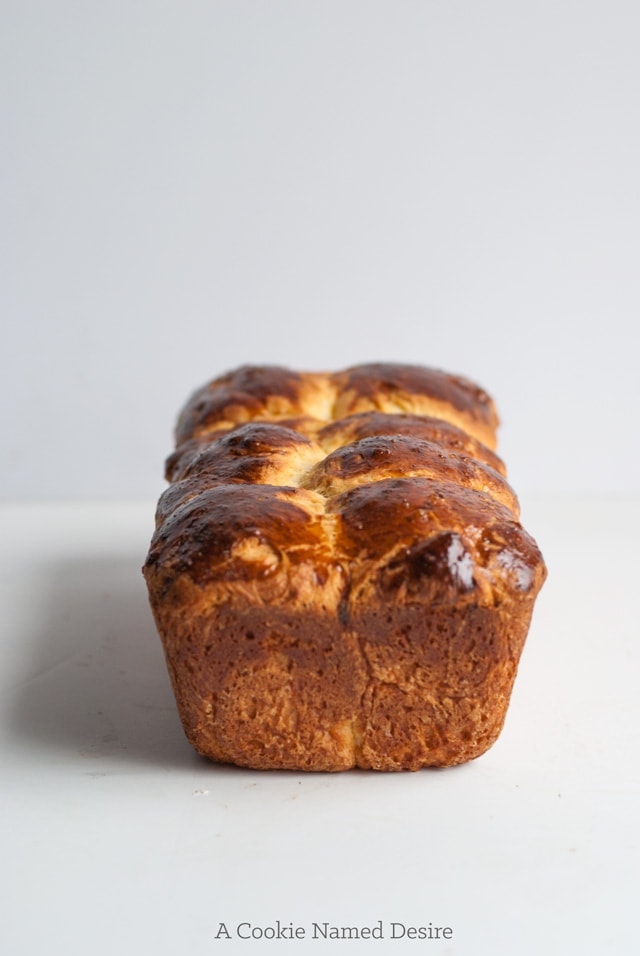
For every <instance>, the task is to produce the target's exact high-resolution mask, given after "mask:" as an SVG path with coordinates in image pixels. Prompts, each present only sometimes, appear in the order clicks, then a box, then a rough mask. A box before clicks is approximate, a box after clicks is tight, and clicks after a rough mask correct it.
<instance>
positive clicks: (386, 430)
mask: <svg viewBox="0 0 640 956" xmlns="http://www.w3.org/2000/svg"><path fill="white" fill-rule="evenodd" d="M497 425H498V418H497V415H496V412H495V408H494V405H493V402H492V400H491V399H490V398H489V396H488V395H487V394H486V392H484V391H483V390H482V389H480V388H478V387H477V386H476V385H474V384H473V383H471V382H469V381H467V380H466V379H463V378H461V377H459V376H454V375H449V374H447V373H444V372H440V371H436V370H433V369H426V368H422V367H419V366H406V365H394V364H377V365H376V364H374V365H361V366H356V367H354V368H350V369H347V370H345V371H343V372H338V373H335V374H324V373H311V372H293V371H290V370H288V369H285V368H280V367H253V366H243V367H242V368H239V369H237V370H236V371H233V372H230V373H229V374H227V375H224V376H222V377H221V378H218V379H216V380H215V381H213V382H211V383H210V384H209V385H206V386H205V387H204V388H202V389H200V390H199V391H197V392H196V393H195V394H194V395H193V396H192V398H191V399H190V400H189V402H188V403H187V405H186V407H185V409H184V411H183V412H182V414H181V416H180V418H179V421H178V425H177V429H176V439H177V441H176V450H175V451H174V453H173V454H172V455H171V456H170V457H169V459H168V460H167V465H166V476H167V478H168V480H169V481H170V485H169V487H168V488H167V490H166V491H165V493H164V494H163V495H162V497H161V499H160V501H159V503H158V509H157V514H156V530H155V533H154V536H153V539H152V542H151V547H150V550H149V554H148V557H147V561H146V563H145V566H144V574H145V577H146V580H147V585H148V589H149V596H150V601H151V607H152V610H153V613H154V616H155V620H156V623H157V626H158V630H159V632H160V635H161V638H162V641H163V645H164V649H165V654H166V659H167V663H168V667H169V671H170V674H171V679H172V683H173V687H174V691H175V694H176V699H177V702H178V707H179V710H180V715H181V718H182V722H183V725H184V728H185V731H186V734H187V736H188V738H189V740H190V741H191V743H192V744H193V746H194V747H195V748H196V750H198V751H199V752H200V753H202V754H204V755H206V756H208V757H211V758H212V759H214V760H217V761H223V762H230V763H235V764H239V765H241V766H246V767H254V768H258V769H292V770H324V771H334V770H344V769H348V768H351V767H362V768H368V769H376V770H417V769H419V768H421V767H426V766H450V765H453V764H458V763H462V762H464V761H466V760H470V759H472V758H474V757H477V756H479V755H480V754H481V753H483V752H484V751H485V750H486V749H487V748H488V747H490V746H491V744H492V743H493V742H494V741H495V740H496V738H497V737H498V735H499V733H500V731H501V729H502V725H503V722H504V718H505V713H506V710H507V706H508V703H509V698H510V695H511V690H512V686H513V681H514V678H515V675H516V669H517V666H518V661H519V658H520V654H521V651H522V647H523V644H524V641H525V638H526V634H527V631H528V627H529V621H530V617H531V613H532V610H533V604H534V601H535V598H536V595H537V593H538V591H539V589H540V587H541V585H542V583H543V581H544V578H545V575H546V569H545V566H544V562H543V559H542V556H541V554H540V552H539V550H538V548H537V546H536V544H535V542H534V541H533V539H532V538H531V537H530V536H529V535H528V534H527V533H526V532H525V531H524V529H523V528H522V526H521V525H520V523H519V520H518V515H519V509H518V502H517V499H516V497H515V494H514V492H513V490H512V489H511V488H510V486H509V485H508V484H507V482H506V480H505V468H504V464H503V463H502V461H501V460H500V459H499V458H498V456H497V455H496V453H495V445H496V428H497Z"/></svg>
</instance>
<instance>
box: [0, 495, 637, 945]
mask: <svg viewBox="0 0 640 956" xmlns="http://www.w3.org/2000/svg"><path fill="white" fill-rule="evenodd" d="M523 504H524V521H525V524H526V526H527V527H528V529H529V530H530V531H531V532H532V533H533V534H534V536H535V537H536V538H537V539H538V542H539V544H540V546H541V548H542V550H543V552H544V554H545V557H546V559H547V563H548V565H549V579H548V581H547V584H546V585H545V587H544V589H543V592H542V594H541V596H540V598H539V601H538V605H537V608H536V612H535V615H534V622H533V626H532V629H531V632H530V635H529V640H528V642H527V646H526V648H525V652H524V655H523V659H522V662H521V667H520V673H519V675H518V679H517V682H516V687H515V691H514V694H513V698H512V702H511V708H510V710H509V714H508V716H507V723H506V726H505V729H504V731H503V734H502V737H501V738H500V740H499V741H498V743H497V744H495V746H494V747H493V748H492V749H491V750H490V751H489V752H488V753H487V754H486V755H484V756H483V757H481V758H479V759H478V760H476V761H474V762H472V763H470V764H468V765H465V766H463V767H459V768H455V769H451V770H445V771H422V772H419V773H416V774H411V773H407V774H375V773H364V772H350V773H344V774H338V775H330V774H310V775H301V774H297V773H260V772H253V771H247V770H240V769H236V768H233V767H222V766H216V765H214V764H212V763H209V762H208V761H205V760H203V759H201V758H199V757H197V756H196V755H195V754H194V753H193V752H192V751H191V749H190V747H189V745H188V744H187V743H186V740H185V738H184V737H183V734H182V730H181V727H180V724H179V721H178V717H177V714H176V710H175V706H174V703H173V698H172V693H171V690H170V686H169V682H168V678H167V674H166V671H165V666H164V661H163V657H162V652H161V648H160V643H159V639H158V638H157V636H156V634H155V631H154V627H153V623H152V620H151V617H150V613H149V610H148V606H147V601H146V591H145V587H144V582H143V579H142V576H141V574H140V567H141V564H142V561H143V559H144V555H145V552H146V548H147V544H148V539H149V536H150V532H151V524H152V514H153V508H154V503H153V502H136V503H130V502H129V503H118V502H113V503H108V504H89V503H84V504H77V503H68V504H38V505H36V504H14V505H11V504H5V505H3V506H2V508H1V509H0V551H1V559H0V561H1V563H0V581H1V584H2V591H3V599H2V602H1V604H0V615H1V618H0V620H1V625H2V627H1V634H2V654H1V657H0V665H1V681H2V683H1V689H2V693H1V696H0V706H1V708H2V717H3V720H2V748H3V750H2V787H1V801H2V803H1V806H2V811H1V816H0V819H1V822H2V887H1V898H2V903H3V915H2V919H1V920H0V952H2V953H6V954H10V956H20V954H27V956H32V954H33V956H35V954H38V956H40V954H45V953H46V954H51V953H56V954H57V953H65V954H68V956H75V954H82V956H86V954H95V956H102V954H105V956H106V954H113V953H121V954H125V956H126V954H129V953H140V954H143V956H145V954H150V956H156V954H172V956H173V954H176V953H184V952H190V953H191V952H193V953H196V952H198V953H203V954H209V953H212V954H213V953H218V952H220V953H224V954H238V953H248V954H251V953H254V954H256V956H259V954H262V953H266V952H275V951H276V949H278V951H279V950H280V948H282V949H284V950H285V951H290V952H292V953H293V952H295V953H306V952H309V953H325V952H326V953H336V954H337V953H345V952H346V953H355V952H367V953H368V952H373V953H392V952H393V953H402V952H407V953H418V952H428V953H433V954H439V956H445V954H456V956H482V954H491V956H502V954H517V956H529V954H531V956H533V954H536V956H539V954H556V953H557V954H570V956H573V954H576V956H591V954H593V956H595V954H597V956H602V954H605V953H606V954H620V956H626V954H630V953H632V952H637V951H638V947H639V946H640V944H639V943H638V939H639V937H640V930H639V929H638V922H637V915H636V905H637V900H638V890H639V889H640V878H639V867H638V830H639V826H638V816H639V814H640V811H639V809H638V807H639V801H638V791H639V789H640V788H639V782H640V770H639V764H638V756H639V754H638V750H639V747H638V741H639V731H640V719H639V713H640V709H639V704H638V696H639V695H638V676H639V673H640V671H639V668H638V663H639V654H638V640H637V636H638V634H637V632H638V623H637V617H638V614H637V594H638V573H639V571H640V561H639V558H638V540H639V538H640V499H638V498H636V499H633V498H632V499H620V498H617V499H614V498H610V499H608V498H594V497H592V498H589V497H583V498H579V499H576V500H568V499H561V498H553V497H546V498H542V497H540V498H532V499H529V500H525V501H524V502H523ZM277 920H280V923H281V924H282V925H285V926H288V925H289V924H290V923H291V924H293V926H294V927H295V926H300V927H302V928H303V929H304V931H305V936H304V938H303V939H298V940H295V941H284V940H282V939H281V940H279V941H278V940H273V941H272V940H268V939H266V938H264V937H262V938H258V939H249V940H246V941H244V940H241V939H238V937H237V935H236V928H237V926H238V924H240V923H249V924H251V927H253V928H256V932H259V929H258V928H263V929H264V928H266V927H273V926H276V925H277ZM380 921H381V922H380ZM220 923H224V924H225V926H226V928H227V930H228V932H229V934H230V937H231V938H230V939H227V938H226V937H225V936H224V933H220V932H219V924H220ZM314 923H318V924H324V923H328V924H330V925H334V926H338V927H343V926H349V927H363V926H364V927H367V926H368V927H370V928H373V927H381V929H382V933H383V938H382V939H369V940H364V939H355V938H351V939H326V940H324V939H322V938H314V937H313V924H314ZM392 923H396V924H403V925H404V926H405V927H409V926H424V927H428V926H429V924H430V923H431V924H432V925H433V926H440V927H445V926H447V927H450V928H451V930H452V934H451V935H450V938H449V939H445V940H442V939H440V940H436V939H431V940H429V939H426V940H425V939H411V938H409V935H408V933H407V934H405V935H404V936H402V938H401V939H396V940H393V939H392V938H391V934H392ZM398 931H399V932H402V930H401V929H399V928H398Z"/></svg>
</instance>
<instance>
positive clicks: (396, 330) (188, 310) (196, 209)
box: [0, 0, 640, 956]
mask: <svg viewBox="0 0 640 956" xmlns="http://www.w3.org/2000/svg"><path fill="white" fill-rule="evenodd" d="M0 13H1V24H0V71H1V83H2V86H1V90H2V149H0V201H1V208H0V241H1V243H2V250H1V260H0V269H1V275H0V309H1V312H2V329H3V337H2V341H3V347H2V349H1V351H0V416H1V423H0V424H1V434H2V467H1V468H0V495H1V496H2V497H3V498H4V499H5V501H4V504H3V505H2V506H1V507H0V586H1V587H2V594H3V598H2V601H0V633H1V634H2V653H1V655H0V663H1V667H0V679H1V687H0V716H1V718H2V719H1V722H0V743H1V744H2V756H1V758H0V765H1V766H2V769H3V785H2V787H1V788H0V804H1V806H0V824H1V825H2V831H3V832H2V847H3V852H2V862H1V864H0V896H1V898H2V900H3V904H4V911H3V917H2V921H1V922H0V949H2V951H3V952H5V951H6V952H7V953H11V956H36V954H37V956H40V954H42V953H44V952H47V953H52V954H57V953H64V954H65V956H86V954H87V953H92V954H93V956H112V954H113V953H114V952H120V953H123V954H127V953H129V952H137V953H141V954H144V956H147V954H149V956H165V954H166V956H169V954H174V953H177V952H182V951H189V952H192V951H193V952H198V953H204V954H208V953H212V954H218V953H225V952H226V953H227V954H232V956H245V954H249V956H251V954H255V956H267V954H268V953H271V952H276V951H278V952H280V950H281V949H282V948H284V947H283V945H282V944H281V945H280V946H279V947H278V946H277V944H269V943H266V942H264V941H263V942H258V943H255V944H247V943H242V942H240V941H238V940H237V939H234V940H232V941H231V942H230V943H229V945H223V944H222V942H221V941H216V940H215V938H214V931H215V928H216V927H217V923H218V921H219V920H226V921H228V923H229V925H230V927H232V928H235V924H236V923H237V922H238V921H240V920H250V921H252V922H254V923H257V924H259V925H272V924H273V923H274V922H275V920H277V919H281V920H283V921H289V920H292V921H294V922H297V923H301V924H303V925H305V926H306V927H310V926H311V923H312V921H314V920H320V921H324V920H327V921H331V922H335V923H338V924H342V925H345V924H346V925H363V924H364V925H366V924H367V923H368V924H375V923H376V922H377V920H379V919H382V920H383V921H384V923H385V929H386V930H387V931H388V924H389V922H390V921H392V920H400V921H405V922H407V923H413V924H415V925H421V924H425V923H427V922H428V921H431V920H432V921H434V922H435V923H438V924H449V925H451V926H452V927H453V929H454V937H453V940H452V941H451V944H450V945H449V944H446V945H440V944H432V945H427V944H425V943H420V942H417V941H416V942H409V941H407V940H405V941H404V942H403V943H393V942H392V941H390V940H389V939H388V938H387V939H385V941H383V942H380V943H379V944H376V945H375V946H374V944H373V943H366V942H363V943H359V942H355V941H350V942H344V941H343V942H337V943H329V944H327V945H326V946H324V945H323V944H322V943H317V942H313V941H312V940H306V941H305V943H304V944H291V945H290V952H292V953H293V952H294V951H295V952H296V953H297V952H305V953H306V952H309V953H325V952H326V953H328V954H330V956H334V954H337V953H338V952H340V953H345V954H352V953H353V954H355V953H360V952H366V953H369V952H374V953H375V952H379V953H392V954H393V956H396V954H398V953H403V952H406V953H407V954H410V953H417V952H427V953H433V954H437V956H514V954H517V956H540V954H541V953H544V954H545V956H556V954H557V956H574V954H575V956H602V954H603V953H615V954H620V956H627V954H628V953H631V952H634V951H635V950H636V949H637V933H638V930H637V917H636V911H637V890H638V886H639V885H640V873H639V868H638V861H639V859H640V846H639V842H640V841H639V831H638V813H637V807H638V805H639V803H640V775H639V773H638V769H637V768H638V761H637V750H638V740H639V739H640V717H639V713H638V695H637V673H638V669H639V667H640V661H639V659H638V641H637V607H636V600H635V592H636V590H637V539H638V534H639V533H640V497H639V496H638V492H639V491H640V482H639V478H640V474H639V472H640V464H639V462H640V456H639V455H638V451H637V430H638V429H637V418H638V412H639V411H640V401H639V399H640V394H639V386H638V375H637V364H638V362H637V359H638V346H639V344H640V340H639V336H638V331H637V327H638V321H637V319H638V314H639V313H640V270H639V268H638V264H639V261H640V256H639V253H640V189H639V186H638V170H639V169H640V66H639V62H640V58H639V56H638V51H639V50H640V5H638V3H637V2H635V0H607V2H604V0H571V2H570V0H538V2H536V3H525V2H518V0H509V2H507V0H502V2H500V0H487V2H483V0H474V2H471V0H465V2H462V0H460V2H458V0H422V2H418V0H416V2H409V0H394V2H391V0H389V2H385V3H382V2H377V0H370V2H364V0H362V2H356V0H354V2H350V0H341V2H333V0H317V2H315V0H314V2H309V0H297V2H293V0H292V2H277V0H273V2H270V0H264V2H263V0H252V2H247V0H228V2H218V0H202V2H196V0H174V2H166V0H164V2H163V0H156V2H151V0H126V2H125V0H121V2H119V0H111V2H97V0H85V2H81V0H77V2H72V0H55V2H53V0H51V2H48V0H41V2H37V0H0ZM376 359H384V360H388V359H395V360H399V361H411V362H419V363H422V364H430V365H435V366H439V367H443V368H445V369H448V370H451V371H457V372H461V373H463V374H466V375H468V376H470V377H471V378H474V379H476V380H478V381H479V382H480V383H481V384H483V385H484V386H485V387H486V388H487V389H488V390H489V391H490V392H492V393H493V394H494V396H495V397H496V399H497V401H498V404H499V408H500V411H501V413H502V418H503V422H504V426H503V430H502V436H501V437H502V441H501V446H500V449H501V451H502V454H503V456H504V457H505V459H506V461H507V464H508V466H509V469H510V476H511V479H512V482H513V484H514V487H515V488H516V490H517V491H518V492H519V494H520V497H521V499H522V502H523V505H524V514H525V524H526V525H527V527H528V528H529V529H530V530H531V531H532V532H533V533H534V534H535V536H536V537H537V538H538V540H539V543H540V545H541V547H542V550H543V552H544V554H545V557H546V559H547V563H548V566H549V572H550V574H549V579H548V581H547V583H546V585H545V587H544V589H543V592H542V594H541V597H540V599H539V602H538V605H537V607H536V613H535V616H534V623H533V627H532V630H531V633H530V636H529V640H528V642H527V647H526V648H525V654H524V657H523V661H522V667H521V672H520V674H519V676H518V680H517V682H516V688H515V692H514V697H513V699H512V704H511V708H510V711H509V714H508V717H507V724H506V726H505V730H504V732H503V735H502V736H501V738H500V740H499V741H498V743H497V744H496V745H495V747H493V748H492V749H491V750H490V751H489V753H488V754H486V755H485V756H484V757H482V758H480V759H479V760H477V761H474V762H472V763H471V764H468V765H466V766H464V767H461V768H457V769H454V770H452V771H446V772H435V773H431V772H422V773H418V774H406V775H393V774H391V775H385V774H382V775H380V774H378V775H376V774H366V773H354V774H340V775H327V774H320V775H296V774H260V773H254V772H251V771H242V770H237V769H234V768H231V767H215V766H214V765H211V764H209V763H207V762H206V761H201V760H199V759H198V758H197V757H196V756H195V754H193V752H192V751H191V749H190V748H189V746H188V745H187V743H186V741H185V739H184V736H183V734H182V731H181V728H180V726H179V722H178V718H177V714H176V709H175V704H174V701H173V698H172V694H171V690H170V687H169V683H168V678H167V672H166V667H165V665H164V662H163V659H162V654H161V649H160V642H159V640H158V638H157V635H156V634H155V632H154V628H153V623H152V621H151V618H150V614H149V610H148V607H147V602H146V595H145V591H144V585H143V581H142V578H141V576H140V565H141V563H142V561H143V559H144V554H145V551H146V547H147V544H148V540H149V535H150V531H151V524H152V520H153V519H152V516H153V508H154V503H155V499H156V497H157V494H158V492H159V491H160V490H161V489H162V487H163V481H162V462H163V459H164V457H165V455H166V454H167V452H168V451H169V450H170V443H171V430H172V426H173V422H174V420H175V417H176V414H177V411H178V408H179V406H180V405H181V404H182V402H183V401H184V400H185V399H186V397H187V395H188V394H189V393H190V392H191V390H192V389H193V388H195V387H196V386H197V385H199V384H201V383H202V382H204V381H206V380H207V379H209V378H210V377H212V376H214V375H216V374H217V373H219V372H221V371H223V370H226V369H227V368H230V367H233V366H234V365H237V364H241V363H244V362H258V363H262V362H276V363H284V364H290V365H292V366H294V367H301V368H326V369H332V368H339V367H344V366H345V365H347V364H351V363H355V362H358V361H367V360H376ZM125 498H126V499H137V500H135V501H129V502H128V503H127V502H124V501H123V499H125ZM19 499H22V501H19ZM41 499H50V503H49V504H40V503H38V502H39V500H41ZM63 499H65V500H63ZM78 499H84V503H79V502H78ZM95 499H106V501H104V500H103V501H102V502H101V503H99V504H98V503H95ZM294 947H295V950H294Z"/></svg>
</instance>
